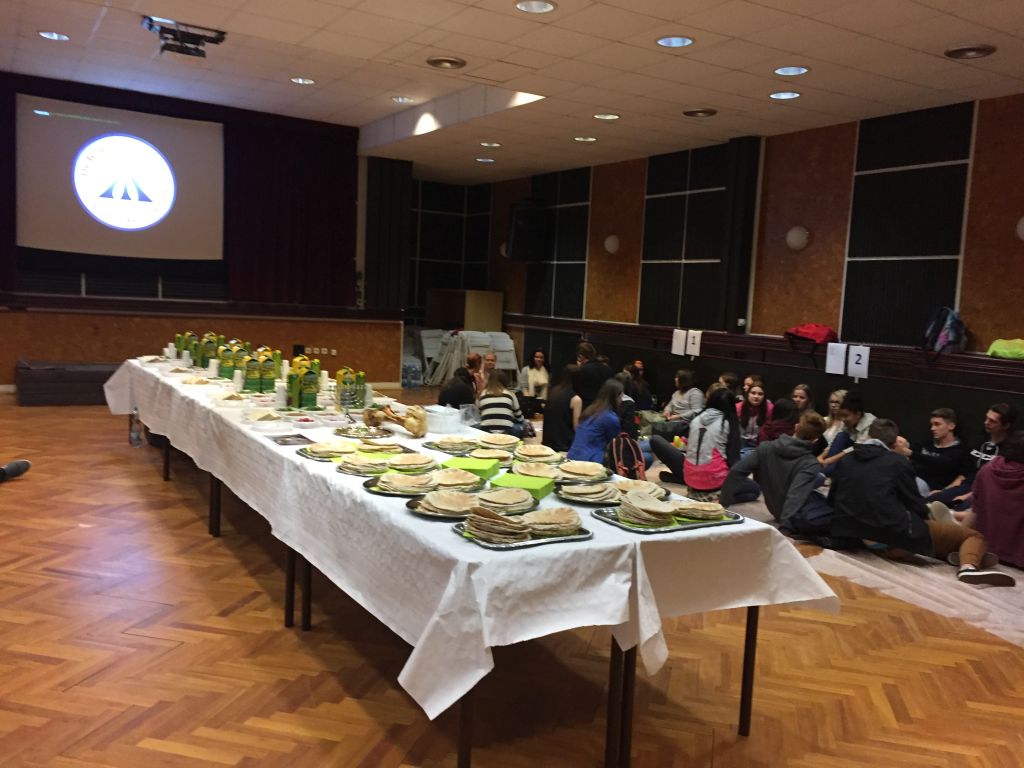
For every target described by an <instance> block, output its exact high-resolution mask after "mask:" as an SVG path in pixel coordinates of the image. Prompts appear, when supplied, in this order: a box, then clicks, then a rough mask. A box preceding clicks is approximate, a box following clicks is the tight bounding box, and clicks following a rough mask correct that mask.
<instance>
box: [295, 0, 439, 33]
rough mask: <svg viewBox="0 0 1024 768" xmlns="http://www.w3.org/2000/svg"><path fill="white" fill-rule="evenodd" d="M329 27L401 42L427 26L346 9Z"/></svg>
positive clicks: (335, 30)
mask: <svg viewBox="0 0 1024 768" xmlns="http://www.w3.org/2000/svg"><path fill="white" fill-rule="evenodd" d="M289 1H290V0H289ZM327 29H328V30H330V31H332V32H340V33H342V34H346V35H353V36H355V37H362V38H366V39H367V40H382V41H384V42H388V43H400V42H402V41H404V40H408V39H409V38H411V37H413V36H414V35H416V34H418V33H420V32H423V31H424V30H425V29H426V27H425V26H424V25H422V24H415V23H413V22H411V21H404V20H401V19H389V18H385V17H383V16H377V15H375V14H372V13H363V12H362V11H346V12H345V13H343V14H342V15H341V16H340V17H338V18H337V19H336V20H335V21H333V22H332V23H330V24H328V25H327Z"/></svg>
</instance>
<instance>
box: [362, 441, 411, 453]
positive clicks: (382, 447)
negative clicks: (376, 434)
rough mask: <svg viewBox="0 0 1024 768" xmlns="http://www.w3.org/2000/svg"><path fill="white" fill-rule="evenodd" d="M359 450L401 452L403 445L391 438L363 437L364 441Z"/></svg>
mask: <svg viewBox="0 0 1024 768" xmlns="http://www.w3.org/2000/svg"><path fill="white" fill-rule="evenodd" d="M359 450H360V451H362V452H363V453H401V452H402V446H401V445H400V444H399V443H395V442H392V441H390V440H369V439H367V438H363V441H362V443H361V444H360V445H359Z"/></svg>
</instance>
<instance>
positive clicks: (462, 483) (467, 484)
mask: <svg viewBox="0 0 1024 768" xmlns="http://www.w3.org/2000/svg"><path fill="white" fill-rule="evenodd" d="M431 477H433V478H434V482H435V483H437V487H438V488H443V489H450V490H459V489H462V488H476V487H479V486H480V485H482V483H481V482H480V478H479V477H478V476H477V475H474V474H473V473H472V472H467V471H466V470H464V469H459V468H458V467H446V468H445V469H439V470H437V471H436V472H434V473H432V474H431Z"/></svg>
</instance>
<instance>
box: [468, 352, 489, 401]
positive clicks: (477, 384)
mask: <svg viewBox="0 0 1024 768" xmlns="http://www.w3.org/2000/svg"><path fill="white" fill-rule="evenodd" d="M483 363H484V361H483V358H482V357H480V355H478V354H477V353H476V352H470V353H469V354H468V355H466V365H465V368H466V370H467V371H469V375H470V376H472V377H473V390H474V391H475V392H476V396H477V397H480V395H481V394H483V391H484V386H485V385H486V384H487V377H486V376H484V372H483Z"/></svg>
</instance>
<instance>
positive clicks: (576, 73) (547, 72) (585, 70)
mask: <svg viewBox="0 0 1024 768" xmlns="http://www.w3.org/2000/svg"><path fill="white" fill-rule="evenodd" d="M537 74H539V75H543V76H545V77H554V78H557V79H559V80H569V81H570V82H573V83H598V82H600V81H602V80H604V79H607V78H609V77H613V76H614V75H617V74H619V71H618V70H615V69H611V68H610V67H602V66H601V65H600V64H590V63H588V62H585V61H578V60H575V59H564V60H563V61H560V62H558V63H557V64H552V65H551V66H550V67H544V68H543V69H540V70H537Z"/></svg>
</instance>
